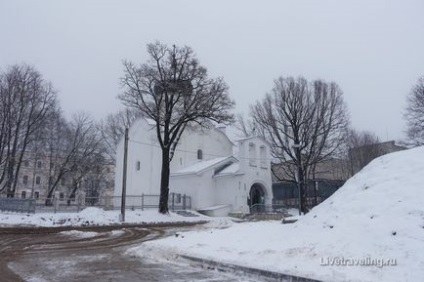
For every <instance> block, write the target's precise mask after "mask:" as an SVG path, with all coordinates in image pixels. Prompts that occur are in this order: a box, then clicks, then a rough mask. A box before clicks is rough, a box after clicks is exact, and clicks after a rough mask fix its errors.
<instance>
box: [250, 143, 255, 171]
mask: <svg viewBox="0 0 424 282" xmlns="http://www.w3.org/2000/svg"><path fill="white" fill-rule="evenodd" d="M249 165H251V166H256V145H255V144H253V143H250V144H249Z"/></svg>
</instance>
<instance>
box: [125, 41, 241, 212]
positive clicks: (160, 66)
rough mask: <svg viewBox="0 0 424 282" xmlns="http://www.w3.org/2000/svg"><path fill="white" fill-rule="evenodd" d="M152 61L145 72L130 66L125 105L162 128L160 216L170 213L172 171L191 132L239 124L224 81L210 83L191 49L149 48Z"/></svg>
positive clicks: (159, 134)
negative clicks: (187, 132)
mask: <svg viewBox="0 0 424 282" xmlns="http://www.w3.org/2000/svg"><path fill="white" fill-rule="evenodd" d="M147 52H148V54H149V57H150V60H149V61H148V62H147V63H145V64H142V65H140V66H135V65H134V64H132V63H131V62H128V61H126V62H124V68H125V69H124V77H123V78H122V80H121V81H122V85H123V86H124V87H125V92H124V93H122V94H121V95H119V99H120V100H121V101H122V102H123V103H124V105H126V106H127V107H129V108H135V109H138V110H139V111H140V112H141V113H142V115H143V116H145V117H147V118H150V119H152V120H153V121H154V122H155V124H156V133H157V138H158V142H159V144H160V147H161V149H162V170H161V187H160V200H159V212H160V213H168V195H169V175H170V171H169V165H170V162H171V161H172V157H173V155H174V151H175V148H176V146H177V144H178V141H179V139H180V137H181V135H182V133H183V132H184V130H185V128H186V127H187V126H188V125H191V124H198V125H200V126H205V125H206V124H207V123H208V122H210V121H214V122H218V123H225V122H230V121H233V115H232V114H230V113H229V110H230V109H232V107H233V105H234V102H233V101H232V100H231V99H230V98H229V95H228V86H227V85H226V84H225V82H224V80H223V79H222V78H217V79H213V78H209V77H208V74H207V70H206V68H205V67H203V66H201V65H200V64H199V62H198V60H197V59H196V57H195V55H194V52H193V50H192V49H191V48H190V47H187V46H185V47H176V46H175V45H174V46H173V47H169V46H166V45H164V44H161V43H160V42H156V43H154V44H148V45H147Z"/></svg>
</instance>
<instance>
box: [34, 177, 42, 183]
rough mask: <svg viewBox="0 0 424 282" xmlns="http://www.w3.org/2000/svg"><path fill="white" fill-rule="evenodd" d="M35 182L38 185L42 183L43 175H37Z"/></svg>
mask: <svg viewBox="0 0 424 282" xmlns="http://www.w3.org/2000/svg"><path fill="white" fill-rule="evenodd" d="M35 184H37V185H40V184H41V177H40V176H37V177H36V178H35Z"/></svg>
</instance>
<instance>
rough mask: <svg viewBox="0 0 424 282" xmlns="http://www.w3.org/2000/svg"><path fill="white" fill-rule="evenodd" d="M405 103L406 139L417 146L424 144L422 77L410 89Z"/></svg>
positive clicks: (423, 88)
mask: <svg viewBox="0 0 424 282" xmlns="http://www.w3.org/2000/svg"><path fill="white" fill-rule="evenodd" d="M407 103H408V104H407V107H406V111H405V114H404V117H405V119H406V122H407V126H408V128H407V135H408V138H409V139H411V140H412V141H413V142H414V143H415V144H417V145H421V144H424V76H423V77H421V78H420V79H418V82H417V84H416V85H414V87H413V88H412V90H411V92H410V93H409V95H408V97H407Z"/></svg>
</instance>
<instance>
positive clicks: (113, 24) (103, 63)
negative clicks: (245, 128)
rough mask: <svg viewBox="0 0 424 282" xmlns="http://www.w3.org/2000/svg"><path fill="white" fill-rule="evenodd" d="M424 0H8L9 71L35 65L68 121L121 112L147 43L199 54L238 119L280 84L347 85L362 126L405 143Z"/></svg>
mask: <svg viewBox="0 0 424 282" xmlns="http://www.w3.org/2000/svg"><path fill="white" fill-rule="evenodd" d="M423 11H424V1H422V0H415V1H414V0H403V1H401V0H399V1H390V0H378V1H374V0H360V1H358V0H352V1H340V0H334V1H322V0H319V1H318V0H313V1H312V0H311V1H299V0H296V1H295V0H292V1H285V0H276V1H271V0H267V1H259V0H258V1H249V0H225V1H224V0H222V1H221V0H213V1H212V0H211V1H209V0H203V1H200V0H185V1H177V0H173V1H172V0H169V1H165V0H162V1H158V0H155V1H153V0H152V1H142V0H134V1H118V0H116V1H106V0H97V1H94V0H90V1H85V0H80V1H76V0H73V1H58V0H51V1H44V0H39V1H30V0H28V1H18V0H9V1H7V0H0V68H1V69H5V68H6V67H7V66H8V65H11V64H17V63H27V64H31V65H34V66H35V67H36V68H37V69H38V70H39V71H40V72H41V73H42V74H43V75H44V77H45V78H46V79H48V80H50V81H51V82H52V83H53V84H54V85H55V87H56V88H57V89H58V91H59V98H60V100H61V105H62V108H63V109H64V111H65V113H66V114H67V115H70V114H72V113H73V112H76V111H80V110H84V111H88V112H90V113H92V114H93V115H94V116H95V117H96V118H102V117H104V116H106V115H107V114H108V113H112V112H116V111H117V110H118V109H120V108H121V107H122V106H121V105H120V102H119V100H117V99H116V96H117V94H118V93H120V91H121V89H120V86H119V78H120V77H121V76H122V74H123V67H122V60H123V59H128V60H131V61H133V62H137V63H141V62H144V61H145V60H146V59H147V54H146V44H147V43H151V42H153V41H155V40H160V41H162V42H164V43H168V44H176V45H188V46H191V47H192V48H193V49H194V50H195V52H196V54H197V57H198V58H199V60H200V62H201V63H202V64H203V65H204V66H206V67H207V68H208V70H209V73H210V75H211V76H223V77H224V79H225V81H226V82H227V83H228V84H229V86H230V95H231V97H232V98H233V99H234V100H235V101H236V104H237V106H236V112H237V113H244V114H247V113H248V109H249V105H250V104H251V103H253V102H255V101H256V100H259V99H262V98H263V97H264V95H265V93H267V92H269V91H270V90H271V89H272V87H273V81H274V79H276V78H277V77H279V76H299V75H302V76H305V77H306V78H307V79H308V80H313V79H317V78H320V79H324V80H327V81H335V82H337V83H338V84H339V85H340V86H341V88H342V89H343V91H344V97H345V101H346V103H347V105H348V107H349V111H350V115H351V120H352V125H353V126H354V127H355V128H356V129H360V130H369V131H373V132H375V133H377V134H378V135H379V136H380V138H381V139H382V140H387V139H400V138H403V137H404V130H405V128H404V121H403V119H402V112H403V109H404V107H405V96H406V94H407V93H408V92H409V91H410V89H411V87H412V85H413V84H414V83H415V82H416V81H417V79H418V77H419V76H422V75H424V17H423Z"/></svg>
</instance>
